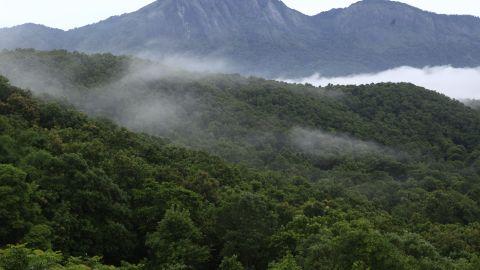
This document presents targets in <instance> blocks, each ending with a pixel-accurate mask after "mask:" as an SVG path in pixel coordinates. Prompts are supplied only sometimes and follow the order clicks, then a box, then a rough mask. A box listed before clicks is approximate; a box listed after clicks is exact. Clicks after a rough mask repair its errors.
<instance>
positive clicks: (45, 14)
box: [0, 0, 480, 29]
mask: <svg viewBox="0 0 480 270" xmlns="http://www.w3.org/2000/svg"><path fill="white" fill-rule="evenodd" d="M238 1H241V0H238ZM282 1H284V2H285V3H286V4H287V5H288V6H289V7H291V8H294V9H297V10H299V11H301V12H303V13H305V14H309V15H314V14H317V13H319V12H321V11H325V10H329V9H332V8H339V7H347V6H348V5H350V4H352V3H354V2H357V1H358V0H282ZM151 2H153V1H152V0H0V7H1V8H0V27H10V26H14V25H19V24H23V23H27V22H33V23H38V24H44V25H47V26H50V27H55V28H61V29H71V28H74V27H79V26H83V25H86V24H91V23H95V22H98V21H100V20H103V19H106V18H108V17H110V16H112V15H119V14H122V13H126V12H132V11H135V10H137V9H139V8H141V7H143V6H145V5H147V4H149V3H151ZM400 2H405V3H408V4H410V5H414V6H417V7H420V8H422V9H426V10H431V11H434V12H437V13H448V14H470V15H476V16H480V4H479V0H400Z"/></svg>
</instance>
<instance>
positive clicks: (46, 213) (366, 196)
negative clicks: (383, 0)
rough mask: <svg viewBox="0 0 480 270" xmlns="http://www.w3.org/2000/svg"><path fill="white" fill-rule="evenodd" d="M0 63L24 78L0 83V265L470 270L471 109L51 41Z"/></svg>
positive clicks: (478, 136) (397, 90) (475, 159)
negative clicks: (178, 65) (177, 65)
mask: <svg viewBox="0 0 480 270" xmlns="http://www.w3.org/2000/svg"><path fill="white" fill-rule="evenodd" d="M7 61H8V62H9V65H8V66H4V64H5V63H6V62H7ZM152 65H153V66H152ZM37 72H38V73H37ZM0 73H2V74H5V75H7V76H8V77H9V78H11V79H12V80H11V81H12V83H15V84H17V85H23V86H25V87H28V88H29V89H31V91H27V90H22V89H20V88H18V87H15V86H12V84H10V83H9V82H8V80H7V78H4V77H2V76H0V195H1V196H0V209H1V211H0V225H1V226H0V268H1V269H121V270H152V269H200V270H202V269H220V270H224V269H239V270H240V269H258V270H265V269H269V270H271V269H305V270H313V269H358V268H360V269H401V270H407V269H458V270H463V269H472V270H473V269H478V266H479V259H480V258H479V254H480V235H479V233H478V232H479V229H480V228H479V227H480V223H479V222H480V207H479V205H480V181H479V179H480V154H479V153H480V114H479V113H478V111H475V110H472V109H470V108H469V107H467V106H465V105H463V104H462V103H460V102H458V101H455V100H452V99H450V98H448V97H446V96H443V95H441V94H438V93H435V92H433V91H430V90H426V89H423V88H420V87H416V86H414V85H411V84H391V83H388V84H370V85H363V86H327V87H323V88H322V87H312V86H308V85H298V84H286V83H281V82H276V81H269V80H265V79H259V78H253V77H249V78H246V77H242V76H239V75H221V74H196V73H191V72H184V71H178V70H165V67H162V66H157V65H155V64H152V63H150V62H146V61H142V60H139V59H131V58H127V57H118V56H113V55H111V54H101V55H86V54H82V53H69V52H66V51H52V52H38V51H33V50H16V51H11V52H1V53H0ZM35 74H37V75H35ZM32 93H33V94H35V96H33V95H32ZM69 103H70V104H69ZM72 105H73V106H72ZM78 110H81V111H83V113H82V112H79V111H78ZM87 115H89V116H87ZM96 116H99V117H101V118H92V117H96ZM109 119H110V120H109ZM112 120H113V121H114V122H116V123H118V124H121V125H122V126H123V127H122V126H119V125H117V124H115V123H113V122H112ZM125 126H126V127H128V128H131V129H132V130H137V131H138V132H134V131H132V130H128V129H127V128H125ZM156 136H161V137H156ZM182 145H183V146H182ZM185 146H186V147H188V148H189V149H187V148H185ZM216 155H218V156H220V157H218V156H216ZM227 160H228V161H227ZM52 250H55V251H58V252H54V251H52ZM122 261H123V262H127V263H122ZM100 263H104V264H112V265H114V266H112V267H107V266H102V265H100ZM129 263H130V264H129ZM132 264H133V265H132Z"/></svg>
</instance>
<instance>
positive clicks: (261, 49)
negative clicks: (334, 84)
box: [0, 0, 480, 77]
mask: <svg viewBox="0 0 480 270" xmlns="http://www.w3.org/2000/svg"><path fill="white" fill-rule="evenodd" d="M0 40H1V41H0V48H8V49H12V48H17V47H23V48H27V47H31V48H36V49H53V48H57V49H67V50H78V51H84V52H112V53H116V54H136V55H141V56H146V57H152V58H162V57H166V56H172V55H174V56H182V57H191V58H195V59H200V60H201V61H204V62H208V61H211V60H212V59H216V60H222V61H225V62H226V63H227V64H229V65H230V66H231V70H229V71H236V72H241V73H245V74H256V75H263V76H269V77H270V76H288V77H292V76H305V75H311V74H312V73H315V72H320V73H322V74H324V75H344V74H352V73H360V72H374V71H379V70H384V69H388V68H392V67H397V66H402V65H409V66H414V67H424V66H427V65H430V66H432V65H453V66H457V67H470V66H478V65H480V60H479V59H480V51H479V50H478V48H479V46H480V19H479V18H476V17H472V16H447V15H439V14H434V13H430V12H426V11H423V10H420V9H417V8H414V7H411V6H408V5H406V4H402V3H398V2H394V1H386V0H368V1H367V0H365V1H360V2H358V3H355V4H353V5H351V6H350V7H348V8H345V9H334V10H331V11H328V12H323V13H320V14H318V15H316V16H306V15H304V14H301V13H299V12H297V11H295V10H292V9H290V8H288V7H287V6H285V5H284V4H283V3H282V2H281V1H279V0H158V1H156V2H154V3H152V4H150V5H148V6H146V7H144V8H142V9H140V10H138V11H136V12H133V13H129V14H124V15H121V16H115V17H111V18H109V19H107V20H104V21H101V22H99V23H96V24H92V25H88V26H84V27H80V28H77V29H73V30H70V31H65V32H64V31H61V30H55V29H49V28H45V27H40V26H37V25H23V26H20V27H14V28H7V29H1V30H0Z"/></svg>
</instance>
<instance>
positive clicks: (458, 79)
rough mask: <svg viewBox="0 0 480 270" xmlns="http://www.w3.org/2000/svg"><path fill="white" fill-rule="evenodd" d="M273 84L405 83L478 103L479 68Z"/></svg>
mask: <svg viewBox="0 0 480 270" xmlns="http://www.w3.org/2000/svg"><path fill="white" fill-rule="evenodd" d="M276 80H278V81H284V82H288V83H301V84H305V83H309V84H312V85H314V86H325V85H328V84H333V85H365V84H372V83H384V82H392V83H402V82H407V83H412V84H415V85H417V86H421V87H424V88H426V89H429V90H433V91H436V92H439V93H441V94H444V95H446V96H449V97H451V98H454V99H458V100H460V101H464V100H467V99H480V67H474V68H455V67H452V66H432V67H424V68H415V67H409V66H402V67H397V68H393V69H389V70H385V71H381V72H378V73H364V74H353V75H349V76H342V77H324V76H322V75H321V74H319V73H316V74H313V75H312V76H309V77H304V78H277V79H276Z"/></svg>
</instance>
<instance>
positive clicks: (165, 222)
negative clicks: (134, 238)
mask: <svg viewBox="0 0 480 270" xmlns="http://www.w3.org/2000/svg"><path fill="white" fill-rule="evenodd" d="M201 239H202V234H201V233H200V231H199V230H198V228H197V227H196V226H195V224H194V223H193V221H192V220H191V219H190V214H189V213H188V211H184V210H178V209H175V207H172V208H170V209H169V210H167V211H166V213H165V217H164V218H163V219H162V221H160V222H159V224H158V227H157V229H156V231H155V232H153V233H150V234H148V235H147V240H146V245H147V246H148V247H149V248H150V250H151V253H152V254H151V255H152V261H151V264H152V266H155V267H161V266H163V267H166V266H168V267H170V268H171V267H172V266H174V265H176V268H178V267H180V266H181V265H184V266H185V267H186V268H189V269H192V268H198V266H199V265H201V264H202V263H203V262H205V261H206V260H207V259H208V257H209V251H208V249H207V248H206V247H205V246H202V245H200V244H199V243H200V241H201ZM179 265H180V266H179Z"/></svg>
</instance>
